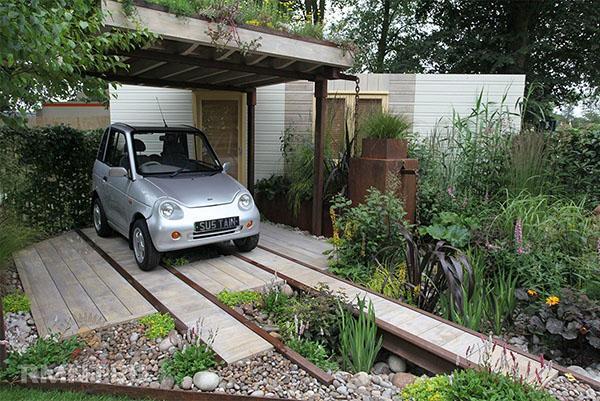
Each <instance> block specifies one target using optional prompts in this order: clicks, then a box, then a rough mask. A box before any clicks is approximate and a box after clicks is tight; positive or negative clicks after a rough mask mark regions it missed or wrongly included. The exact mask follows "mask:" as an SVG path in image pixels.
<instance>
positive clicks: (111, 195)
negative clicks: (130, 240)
mask: <svg viewBox="0 0 600 401" xmlns="http://www.w3.org/2000/svg"><path fill="white" fill-rule="evenodd" d="M105 162H106V164H107V165H108V166H109V167H123V168H125V169H126V170H127V173H128V174H127V176H126V177H111V176H110V175H109V174H107V175H106V176H104V177H103V178H102V179H103V180H104V181H105V182H106V187H107V193H108V202H107V206H106V207H105V213H106V217H107V218H108V220H109V221H110V223H111V224H112V225H113V226H115V228H117V230H119V231H120V232H121V233H122V234H127V231H128V230H127V228H128V227H129V216H128V210H129V207H128V205H129V203H128V201H127V199H128V197H127V194H128V193H129V189H130V187H131V185H132V184H133V181H132V180H131V165H130V161H129V146H128V143H127V136H126V135H125V133H124V132H122V131H119V130H117V129H115V128H112V129H111V132H110V137H109V141H108V146H107V148H106V157H105Z"/></svg>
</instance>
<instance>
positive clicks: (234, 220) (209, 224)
mask: <svg viewBox="0 0 600 401" xmlns="http://www.w3.org/2000/svg"><path fill="white" fill-rule="evenodd" d="M239 225H240V218H239V217H225V218H223V219H214V220H205V221H197V222H195V223H194V231H196V232H200V233H210V232H215V231H225V230H231V229H233V228H237V227H238V226H239Z"/></svg>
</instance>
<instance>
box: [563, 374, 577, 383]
mask: <svg viewBox="0 0 600 401" xmlns="http://www.w3.org/2000/svg"><path fill="white" fill-rule="evenodd" d="M565 377H566V378H567V380H569V381H570V382H571V383H573V382H576V381H577V379H576V378H575V376H573V375H572V374H571V373H565Z"/></svg>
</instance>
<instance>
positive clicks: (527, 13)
mask: <svg viewBox="0 0 600 401" xmlns="http://www.w3.org/2000/svg"><path fill="white" fill-rule="evenodd" d="M538 3H539V2H538V1H535V0H533V1H532V0H513V1H511V3H510V5H509V10H508V36H509V40H508V50H509V51H510V54H511V55H512V56H513V60H514V62H513V63H512V64H511V65H508V66H506V67H505V68H504V70H505V72H506V73H509V74H525V73H527V61H528V58H529V43H530V39H531V38H530V32H531V30H532V28H533V23H534V21H535V18H534V15H536V14H537V13H538V12H539V4H538Z"/></svg>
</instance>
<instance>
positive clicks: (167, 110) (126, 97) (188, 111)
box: [110, 85, 194, 126]
mask: <svg viewBox="0 0 600 401" xmlns="http://www.w3.org/2000/svg"><path fill="white" fill-rule="evenodd" d="M112 95H117V97H116V98H115V97H113V96H112ZM156 97H158V101H159V102H160V107H161V108H162V111H163V114H164V116H165V120H166V121H167V124H170V125H177V124H189V125H194V113H193V102H192V91H190V90H183V89H171V88H154V87H150V86H136V85H121V86H118V87H117V89H116V90H115V89H111V99H110V121H111V123H116V122H120V123H125V124H131V125H146V126H152V125H158V126H162V125H163V121H162V118H161V115H160V112H159V110H158V104H157V103H156Z"/></svg>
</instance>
